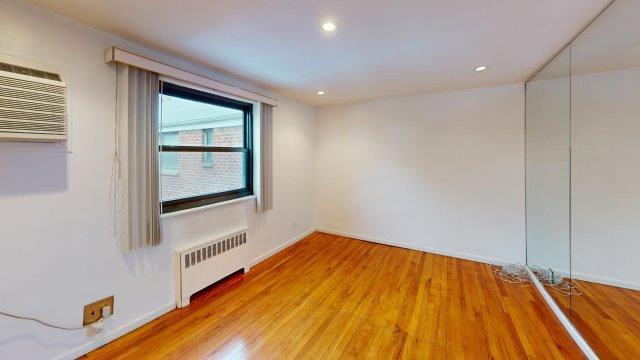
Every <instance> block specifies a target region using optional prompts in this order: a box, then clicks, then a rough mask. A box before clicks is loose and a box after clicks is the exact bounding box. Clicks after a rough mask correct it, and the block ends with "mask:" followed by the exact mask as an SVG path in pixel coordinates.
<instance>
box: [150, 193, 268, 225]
mask: <svg viewBox="0 0 640 360" xmlns="http://www.w3.org/2000/svg"><path fill="white" fill-rule="evenodd" d="M255 198H257V196H256V195H249V196H245V197H241V198H238V199H233V200H227V201H222V202H219V203H215V204H211V205H205V206H200V207H195V208H191V209H185V210H179V211H174V212H170V213H166V214H162V215H160V218H161V219H170V218H174V217H178V216H182V215H187V214H191V213H194V212H197V211H204V210H209V209H213V208H218V207H223V206H227V205H232V204H236V203H240V202H245V201H249V200H252V199H255Z"/></svg>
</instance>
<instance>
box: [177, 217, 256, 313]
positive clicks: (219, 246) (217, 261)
mask: <svg viewBox="0 0 640 360" xmlns="http://www.w3.org/2000/svg"><path fill="white" fill-rule="evenodd" d="M247 231H248V229H242V230H239V231H236V232H233V233H230V234H227V235H225V236H221V237H219V238H217V239H215V240H212V241H207V242H204V243H200V244H197V245H192V246H188V247H185V248H181V249H177V250H176V251H175V273H176V286H175V287H176V289H175V293H176V305H177V306H178V307H179V308H182V307H185V306H187V305H189V298H190V297H191V295H193V294H194V293H196V292H197V291H200V290H202V289H204V288H205V287H207V286H209V285H211V284H213V283H215V282H216V281H218V280H220V279H223V278H224V277H225V276H228V275H230V274H232V273H234V272H236V271H238V270H240V269H244V272H245V273H246V272H248V271H249V268H250V263H251V251H250V248H249V242H248V239H247Z"/></svg>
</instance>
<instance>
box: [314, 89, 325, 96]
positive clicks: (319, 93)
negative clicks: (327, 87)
mask: <svg viewBox="0 0 640 360" xmlns="http://www.w3.org/2000/svg"><path fill="white" fill-rule="evenodd" d="M316 94H318V95H324V91H322V90H320V91H318V92H317V93H316Z"/></svg>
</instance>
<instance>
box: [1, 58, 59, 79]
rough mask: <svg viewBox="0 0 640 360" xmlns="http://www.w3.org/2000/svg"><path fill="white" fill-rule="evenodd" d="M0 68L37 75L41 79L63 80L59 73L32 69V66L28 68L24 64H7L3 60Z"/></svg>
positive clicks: (22, 73)
mask: <svg viewBox="0 0 640 360" xmlns="http://www.w3.org/2000/svg"><path fill="white" fill-rule="evenodd" d="M0 70H2V71H6V72H10V73H14V74H20V75H27V76H32V77H37V78H40V79H47V80H54V81H62V79H61V78H60V75H58V74H54V73H51V72H47V71H42V70H37V69H30V68H26V67H24V66H19V65H13V64H7V63H3V62H0Z"/></svg>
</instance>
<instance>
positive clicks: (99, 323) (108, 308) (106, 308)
mask: <svg viewBox="0 0 640 360" xmlns="http://www.w3.org/2000/svg"><path fill="white" fill-rule="evenodd" d="M0 315H2V316H7V317H10V318H14V319H19V320H29V321H35V322H37V323H39V324H41V325H44V326H47V327H50V328H54V329H59V330H67V331H74V330H82V329H87V328H93V329H98V330H102V322H104V320H105V319H106V318H108V317H109V316H111V306H104V307H103V308H102V309H101V315H102V316H101V317H100V320H98V321H96V322H94V323H92V324H89V325H85V326H77V327H67V326H60V325H55V324H51V323H48V322H46V321H42V320H40V319H36V318H32V317H28V316H20V315H15V314H10V313H6V312H4V311H0Z"/></svg>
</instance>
